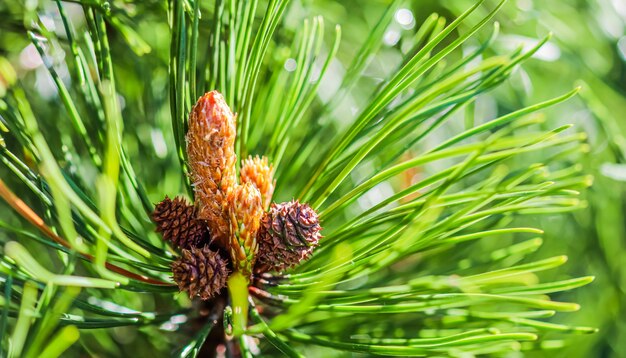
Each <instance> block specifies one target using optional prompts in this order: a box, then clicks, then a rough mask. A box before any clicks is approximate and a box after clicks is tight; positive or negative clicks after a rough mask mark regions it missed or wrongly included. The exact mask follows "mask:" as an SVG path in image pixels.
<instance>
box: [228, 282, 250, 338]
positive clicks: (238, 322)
mask: <svg viewBox="0 0 626 358" xmlns="http://www.w3.org/2000/svg"><path fill="white" fill-rule="evenodd" d="M249 284H250V279H249V278H248V277H247V276H244V275H243V274H242V273H241V272H239V271H236V272H234V273H233V274H232V275H230V277H229V278H228V293H229V294H230V299H231V304H232V306H233V335H234V336H235V337H239V336H241V335H242V334H243V333H244V332H245V330H246V326H247V325H248V285H249Z"/></svg>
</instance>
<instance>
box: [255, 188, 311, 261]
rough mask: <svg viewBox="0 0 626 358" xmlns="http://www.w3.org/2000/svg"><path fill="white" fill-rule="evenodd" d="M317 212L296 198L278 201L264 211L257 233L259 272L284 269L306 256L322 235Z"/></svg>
mask: <svg viewBox="0 0 626 358" xmlns="http://www.w3.org/2000/svg"><path fill="white" fill-rule="evenodd" d="M321 229H322V228H321V226H320V224H319V219H318V217H317V213H316V212H315V210H313V209H312V208H311V207H310V206H309V205H307V204H300V203H299V202H298V201H297V200H292V201H290V202H286V203H282V204H275V203H272V206H271V207H270V210H269V211H268V212H266V213H265V215H263V218H262V219H261V227H260V228H259V234H258V235H257V240H258V245H259V251H258V253H257V267H256V270H257V271H258V272H265V271H270V270H276V271H282V270H284V269H286V268H289V267H292V266H295V265H297V264H298V263H299V262H300V261H302V260H305V259H307V258H308V257H309V256H310V255H311V253H312V252H313V249H315V248H316V247H317V245H318V242H319V239H320V238H321V234H320V230H321Z"/></svg>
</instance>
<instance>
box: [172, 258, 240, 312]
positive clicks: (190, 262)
mask: <svg viewBox="0 0 626 358" xmlns="http://www.w3.org/2000/svg"><path fill="white" fill-rule="evenodd" d="M172 272H173V274H174V281H175V282H176V283H177V284H178V289H179V290H180V291H181V292H182V291H186V292H187V293H188V294H189V298H193V297H196V296H199V297H200V298H201V299H202V300H208V299H209V298H211V297H213V296H215V295H216V294H218V293H219V291H220V290H221V289H222V288H224V286H226V280H227V278H228V274H229V272H228V268H227V267H226V260H224V259H223V258H222V257H221V256H220V254H219V253H217V252H215V251H211V250H209V248H208V246H205V247H203V248H201V249H198V248H192V249H190V250H183V251H182V257H180V258H179V259H178V260H176V261H174V263H173V264H172Z"/></svg>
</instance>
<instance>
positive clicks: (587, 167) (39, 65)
mask: <svg viewBox="0 0 626 358" xmlns="http://www.w3.org/2000/svg"><path fill="white" fill-rule="evenodd" d="M388 3H389V2H388V1H377V0H367V1H362V0H342V1H330V0H310V1H306V0H302V1H299V2H298V1H294V4H292V6H291V9H290V14H289V15H287V19H288V20H287V24H288V26H289V27H291V28H292V29H293V31H296V30H297V28H298V26H300V20H299V19H301V18H302V17H303V16H312V15H322V16H324V18H325V20H326V24H327V26H329V27H330V26H333V24H335V23H338V24H341V25H342V28H343V39H342V44H341V48H340V50H339V56H338V61H337V62H336V63H333V65H332V66H331V73H330V74H329V77H331V78H332V76H333V73H332V71H336V73H338V74H339V73H341V71H342V69H343V68H345V66H347V63H344V62H342V61H346V62H347V61H348V60H349V59H351V58H352V56H353V55H354V52H355V51H357V50H358V48H359V46H360V44H361V43H362V41H363V40H364V38H365V36H366V34H367V33H369V31H371V29H372V27H373V26H374V25H375V23H376V21H377V19H378V18H379V16H380V14H381V13H382V12H383V11H384V9H386V8H387V6H388V5H389V4H388ZM473 3H474V1H471V0H448V1H435V0H432V1H429V0H415V1H407V2H406V3H405V4H403V5H402V6H401V8H400V9H399V10H398V11H397V12H396V14H395V19H394V22H393V23H392V25H391V26H390V27H389V28H388V29H387V30H386V32H385V36H384V39H385V44H384V47H383V48H382V51H380V54H379V55H378V56H377V57H376V58H374V59H372V62H371V64H370V65H369V66H368V68H367V71H368V75H369V77H370V78H374V79H375V78H376V77H377V74H384V73H385V71H386V70H387V69H390V68H394V67H395V64H397V63H398V62H400V61H402V58H403V55H404V54H405V53H406V52H407V51H409V49H408V48H407V46H404V45H403V44H404V43H405V41H404V40H405V39H408V38H410V37H411V36H413V35H414V31H415V28H416V26H418V25H419V24H420V23H421V22H422V21H424V19H426V17H428V16H429V15H430V14H431V13H433V12H436V13H438V14H441V15H444V16H445V17H446V18H448V19H452V18H454V17H455V16H456V15H457V14H459V13H460V12H461V11H463V10H465V9H467V8H468V7H469V6H471V5H472V4H473ZM495 3H496V2H495V1H489V0H488V1H486V4H487V6H485V9H483V10H482V11H486V9H490V8H493V6H495ZM42 9H43V10H42ZM67 9H68V11H70V13H71V16H72V17H73V18H74V19H75V23H74V26H82V24H81V21H80V19H81V11H80V7H79V5H76V6H71V5H68V6H67ZM35 11H38V12H39V13H42V11H43V13H44V16H43V17H41V19H42V21H43V22H46V21H47V23H46V26H47V27H48V28H49V29H52V30H55V29H57V30H58V29H60V28H61V27H62V24H61V23H59V22H58V18H57V17H56V16H55V11H56V7H55V5H54V3H53V2H52V1H39V3H38V2H37V1H36V0H35V1H23V2H22V1H0V19H2V20H1V21H0V67H1V66H9V64H10V66H11V67H13V68H15V69H16V71H17V75H18V76H19V77H20V78H21V79H22V81H23V83H24V84H25V85H26V86H27V87H29V88H28V90H29V91H32V92H33V93H34V92H36V93H38V96H36V97H32V98H31V100H32V101H33V102H34V105H36V106H38V107H41V108H45V109H46V111H47V112H48V113H49V116H48V118H50V120H49V121H48V122H46V123H41V125H42V127H43V128H42V129H43V131H47V132H48V133H58V135H57V136H54V135H50V136H48V138H51V139H52V140H53V141H57V142H56V143H51V146H55V145H57V146H63V143H66V141H64V135H63V133H64V129H66V128H65V126H69V124H67V123H66V122H57V121H55V120H54V118H57V117H61V116H64V113H63V108H62V106H61V105H59V104H58V95H57V94H56V91H55V89H54V88H55V87H54V84H53V83H52V81H51V79H50V77H49V73H48V71H47V70H46V68H45V66H46V64H45V63H43V62H42V60H41V58H40V56H39V55H38V53H37V49H36V48H35V47H34V46H33V45H32V44H31V42H30V40H29V38H28V36H27V35H26V31H27V29H28V27H29V24H31V23H32V21H37V19H38V18H37V16H36V15H35V14H36V13H35ZM46 11H49V16H45V14H46ZM166 11H167V3H166V2H164V1H141V2H137V3H126V5H125V7H124V13H123V14H119V15H120V17H119V18H120V19H121V20H120V21H121V23H120V25H119V26H120V27H119V29H120V31H115V32H111V34H110V36H111V46H112V52H113V54H114V55H113V57H114V59H115V61H116V62H115V64H114V66H115V71H116V74H117V76H118V78H119V81H118V87H119V91H120V94H121V97H120V98H121V100H122V105H123V111H124V112H123V113H124V116H125V117H129V118H133V121H132V122H129V123H128V125H127V126H126V128H125V133H127V134H126V135H127V138H125V141H126V143H127V145H128V146H127V149H128V151H129V153H131V156H133V157H136V158H140V157H141V153H144V152H150V153H156V158H151V160H143V161H141V160H135V163H137V166H136V168H135V169H136V170H137V172H138V173H137V174H138V176H140V177H142V179H143V180H144V184H145V186H146V188H147V190H148V192H149V193H163V192H166V191H171V190H173V189H172V188H177V187H179V186H180V185H181V183H180V176H179V175H178V174H177V168H178V165H179V164H178V161H177V159H176V157H175V156H173V155H171V153H168V144H170V143H172V142H173V138H172V134H171V133H170V132H167V131H162V130H160V129H158V128H168V126H169V121H170V117H169V116H170V111H169V107H168V75H167V66H168V61H169V59H168V55H169V45H170V44H169V30H168V27H167V23H166V22H165V21H163V18H164V17H166V16H167V15H166ZM496 20H497V21H498V22H499V23H500V32H501V35H500V36H499V37H498V39H497V40H496V42H495V43H494V46H493V47H492V49H491V50H490V51H491V52H492V53H495V54H497V53H504V52H505V51H511V50H513V49H515V48H517V47H519V46H523V47H526V48H527V47H530V46H532V45H533V44H535V43H536V42H537V41H538V39H540V38H542V37H543V36H545V35H546V34H548V33H552V34H553V36H552V38H551V40H550V41H549V42H548V43H547V44H546V45H545V46H544V47H543V48H542V50H540V51H539V52H538V53H537V54H536V55H535V56H534V57H533V58H532V59H531V60H530V61H528V62H526V63H525V64H524V65H523V67H521V68H518V69H517V70H516V72H515V73H514V74H513V76H512V78H511V80H509V81H507V82H506V83H505V84H503V85H502V86H500V88H499V89H498V90H496V91H494V92H490V93H488V94H486V95H483V96H482V97H481V99H480V100H479V102H478V103H477V105H476V116H477V117H484V118H490V117H492V114H493V113H496V112H497V110H498V109H499V108H504V109H509V110H512V109H516V108H520V107H523V106H525V105H530V104H533V103H536V102H538V101H541V100H544V99H546V98H550V97H553V96H556V95H558V94H562V93H565V92H567V91H568V90H570V89H572V88H573V87H575V86H581V87H582V91H581V94H580V96H578V97H577V98H575V99H574V100H570V101H568V102H566V103H564V104H560V105H559V106H557V107H554V108H552V109H550V110H549V111H547V112H546V115H547V116H548V118H549V123H551V124H554V123H559V124H561V123H574V124H575V125H577V126H579V127H582V128H584V130H585V131H586V132H587V134H588V136H589V139H588V142H589V151H588V153H587V154H586V156H585V157H584V158H583V159H582V160H581V161H580V162H572V163H571V165H572V166H581V167H582V168H583V172H585V173H589V174H591V175H593V177H594V185H593V186H592V187H591V188H590V189H589V190H588V191H587V192H585V193H584V198H585V200H586V201H587V207H586V208H585V209H583V210H580V211H577V212H574V213H571V214H563V215H558V216H556V215H555V216H543V217H540V218H534V219H526V220H533V224H534V225H537V226H538V227H542V228H544V229H545V230H546V236H545V237H546V240H545V244H544V246H543V248H542V249H541V250H539V251H538V252H537V254H536V255H538V256H541V257H549V256H553V255H556V254H560V253H566V254H567V255H568V257H569V263H568V264H567V265H566V266H565V268H564V269H562V270H560V271H559V272H558V273H554V275H556V276H558V278H563V277H576V276H583V275H594V276H595V277H596V280H595V282H594V283H592V284H591V285H589V286H586V287H584V288H582V289H578V290H575V291H573V292H566V293H564V294H562V297H556V298H557V299H560V300H565V301H573V302H578V303H580V304H581V305H582V307H583V308H582V309H581V311H580V312H579V313H577V314H569V315H565V316H563V317H560V318H559V319H561V320H563V322H566V323H569V324H577V325H584V326H593V327H598V328H599V332H598V333H597V334H593V335H585V336H577V337H575V339H572V340H571V341H570V342H569V343H570V344H569V346H568V347H566V348H565V349H563V350H561V351H559V352H558V353H555V352H550V353H549V354H550V355H555V354H556V355H559V356H564V357H572V356H575V357H626V294H625V293H626V224H625V222H626V220H624V219H625V215H624V214H625V210H626V1H624V0H552V1H543V0H535V1H533V0H510V1H509V2H508V4H507V5H506V6H505V7H504V8H503V9H502V10H501V11H500V12H499V13H498V15H497V16H496ZM122 29H123V31H122ZM129 29H132V31H130V30H129ZM463 30H464V29H460V30H459V31H463ZM59 31H60V30H59ZM60 32H62V31H60ZM330 32H331V31H328V33H329V36H330ZM486 36H488V33H487V32H486V31H483V32H480V33H479V34H478V36H476V38H475V39H474V40H473V41H475V42H476V43H477V44H478V43H479V41H480V40H481V39H482V40H484V38H485V37H486ZM61 39H62V38H61ZM407 43H408V41H407ZM273 50H274V51H280V50H281V49H280V48H278V49H273ZM129 51H131V52H129ZM49 55H50V59H51V61H53V63H51V64H48V65H53V66H55V68H56V70H57V72H58V74H59V76H60V77H61V78H62V79H63V80H64V81H69V75H68V73H69V71H68V68H67V67H66V66H65V65H64V63H65V62H64V56H65V54H64V53H61V52H58V53H51V54H49ZM286 67H288V66H286ZM380 77H382V76H380ZM8 81H9V79H6V78H2V77H0V94H2V93H1V92H2V91H3V90H4V85H5V84H6V83H8ZM375 85H376V83H375V81H371V80H370V81H369V82H367V83H362V84H361V85H360V86H357V88H356V90H355V91H353V93H352V96H353V97H354V98H352V100H354V101H355V102H358V101H359V100H360V99H359V93H361V94H362V98H367V95H368V94H369V93H370V92H371V86H375ZM323 86H332V81H331V80H328V81H326V82H325V83H324V84H323ZM323 86H322V89H321V91H320V92H321V93H324V88H323ZM71 162H72V158H67V163H71ZM162 168H169V169H170V170H167V171H163V170H162ZM154 173H159V175H154ZM161 173H163V175H164V176H165V177H163V176H162V175H161ZM4 177H6V176H3V178H4ZM173 194H175V193H173ZM153 200H154V201H157V200H158V198H157V197H154V198H153ZM2 208H3V212H8V210H6V206H4V205H3V206H2ZM7 215H8V216H10V215H12V214H11V213H7ZM485 245H487V244H486V243H485ZM480 249H481V250H484V249H485V248H480ZM125 333H126V332H123V331H122V332H120V334H119V335H118V337H119V339H122V340H125V342H124V343H125V344H131V343H133V341H134V340H137V341H139V340H141V339H145V337H144V338H142V337H141V334H139V336H137V335H135V334H133V335H126V334H125ZM93 334H94V339H95V340H97V339H98V334H97V332H94V333H93ZM100 343H102V342H100ZM102 344H104V345H105V346H106V342H105V343H102ZM537 354H539V353H537Z"/></svg>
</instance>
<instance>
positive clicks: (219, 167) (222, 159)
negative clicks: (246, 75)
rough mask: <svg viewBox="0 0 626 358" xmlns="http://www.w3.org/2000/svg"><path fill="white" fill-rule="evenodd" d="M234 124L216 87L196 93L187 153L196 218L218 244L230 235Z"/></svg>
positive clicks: (226, 240)
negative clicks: (206, 226) (228, 203)
mask: <svg viewBox="0 0 626 358" xmlns="http://www.w3.org/2000/svg"><path fill="white" fill-rule="evenodd" d="M235 125H236V121H235V115H234V114H233V112H231V110H230V108H229V107H228V105H227V104H226V101H225V100H224V97H222V95H221V94H220V93H219V92H217V91H211V92H208V93H206V94H205V95H204V96H202V97H200V99H198V102H197V103H196V105H195V106H194V107H193V109H192V110H191V113H190V114H189V130H188V132H187V156H188V158H189V166H190V169H191V180H192V182H193V188H194V193H195V200H196V203H197V205H198V218H200V219H202V220H205V221H206V222H207V224H208V225H209V229H210V231H211V237H212V239H213V240H216V241H217V242H218V243H220V245H221V246H222V247H227V243H228V240H229V237H230V223H229V220H228V210H227V209H226V207H227V205H226V204H227V195H228V192H229V190H231V189H232V188H233V187H234V186H235V184H236V181H237V177H236V168H235V165H236V161H237V157H236V155H235V135H236V133H237V130H236V127H235Z"/></svg>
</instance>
